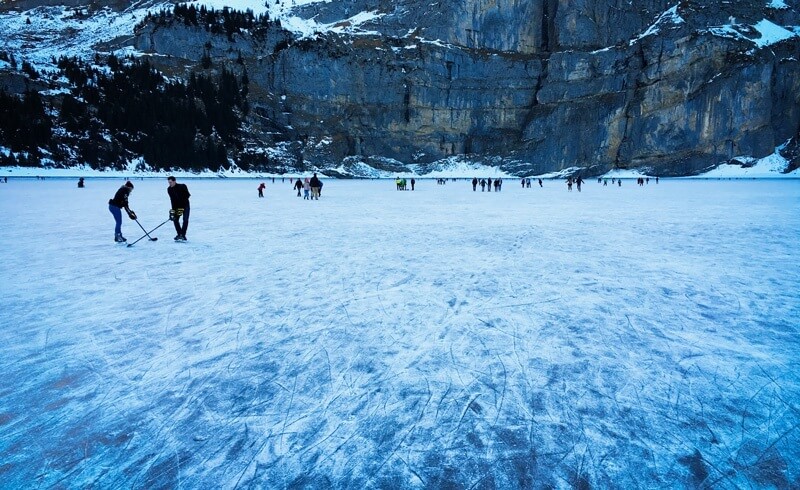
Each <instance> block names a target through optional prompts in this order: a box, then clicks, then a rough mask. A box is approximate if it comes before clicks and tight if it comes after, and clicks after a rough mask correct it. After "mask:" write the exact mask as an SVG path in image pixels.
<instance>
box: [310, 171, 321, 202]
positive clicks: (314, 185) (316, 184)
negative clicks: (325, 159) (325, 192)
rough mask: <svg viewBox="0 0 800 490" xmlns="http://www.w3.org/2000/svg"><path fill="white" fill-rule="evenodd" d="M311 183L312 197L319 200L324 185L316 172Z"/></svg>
mask: <svg viewBox="0 0 800 490" xmlns="http://www.w3.org/2000/svg"><path fill="white" fill-rule="evenodd" d="M309 183H310V184H311V199H312V200H313V199H316V200H317V201H319V190H320V188H321V187H322V182H320V180H319V178H318V177H317V174H316V172H315V173H314V175H312V176H311V181H310V182H309Z"/></svg>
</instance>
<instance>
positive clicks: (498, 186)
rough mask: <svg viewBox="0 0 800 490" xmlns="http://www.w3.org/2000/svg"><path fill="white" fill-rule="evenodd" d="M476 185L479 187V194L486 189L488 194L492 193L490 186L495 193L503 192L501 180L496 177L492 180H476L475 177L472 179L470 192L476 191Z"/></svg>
mask: <svg viewBox="0 0 800 490" xmlns="http://www.w3.org/2000/svg"><path fill="white" fill-rule="evenodd" d="M478 185H480V186H481V192H484V191H486V190H487V189H488V191H489V192H492V186H494V191H495V192H500V191H501V190H503V179H501V178H500V177H498V178H496V179H494V180H492V179H491V178H489V179H481V180H478V178H477V177H474V178H473V179H472V190H473V191H477V190H478Z"/></svg>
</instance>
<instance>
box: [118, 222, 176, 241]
mask: <svg viewBox="0 0 800 490" xmlns="http://www.w3.org/2000/svg"><path fill="white" fill-rule="evenodd" d="M169 221H172V220H171V219H167V221H164V222H163V223H161V224H160V225H158V226H156V227H155V228H153V229H152V230H150V231H149V232H148V231H146V230H145V232H144V235H142V236H140V237H139V238H138V239H137V240H136V241H135V242H133V243H129V244H128V246H129V247H132V246H134V245H135V244H136V243H137V242H139V241H140V240H141V239H143V238H144V237H147V236H150V233H151V232H154V231H156V230H157V229H159V228H161V227H162V226H163V225H165V224H167V223H168V222H169ZM136 222H137V223H138V222H139V221H138V220H137V221H136ZM139 226H142V225H141V224H140V225H139ZM142 229H143V230H144V228H142Z"/></svg>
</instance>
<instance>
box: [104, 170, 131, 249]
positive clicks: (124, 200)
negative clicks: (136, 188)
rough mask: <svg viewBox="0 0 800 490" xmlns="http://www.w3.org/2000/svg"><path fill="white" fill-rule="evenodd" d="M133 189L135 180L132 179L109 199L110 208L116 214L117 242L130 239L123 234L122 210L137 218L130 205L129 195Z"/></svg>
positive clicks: (115, 235)
mask: <svg viewBox="0 0 800 490" xmlns="http://www.w3.org/2000/svg"><path fill="white" fill-rule="evenodd" d="M132 190H133V182H131V181H130V180H129V181H127V182H125V184H123V185H122V187H120V188H119V189H117V193H116V194H114V197H113V198H111V199H109V200H108V210H109V211H110V212H111V214H112V216H114V223H115V226H114V241H115V242H117V243H122V242H127V241H128V240H127V239H126V238H125V237H124V236H122V210H123V209H124V210H125V212H127V213H128V217H129V218H130V219H136V213H134V212H133V211H132V210H131V208H129V207H128V196H130V194H131V191H132Z"/></svg>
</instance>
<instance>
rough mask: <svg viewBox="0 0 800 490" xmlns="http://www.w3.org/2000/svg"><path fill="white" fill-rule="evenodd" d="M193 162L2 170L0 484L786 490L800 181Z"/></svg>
mask: <svg viewBox="0 0 800 490" xmlns="http://www.w3.org/2000/svg"><path fill="white" fill-rule="evenodd" d="M179 180H182V181H184V182H186V183H187V184H188V186H189V190H190V191H191V193H192V213H191V223H190V226H189V232H188V238H189V241H188V242H187V243H175V242H173V241H172V236H173V235H174V230H173V229H172V227H171V223H167V224H166V225H164V226H162V227H161V228H160V229H158V230H157V231H156V232H155V233H154V234H155V235H156V236H158V237H159V240H158V241H157V242H149V241H147V240H143V241H141V242H139V243H138V244H136V245H135V246H134V247H131V248H127V247H125V246H119V245H116V244H114V243H113V241H112V239H113V220H112V217H111V215H110V213H109V212H108V211H107V205H106V202H107V200H108V199H109V198H110V197H111V196H112V195H113V193H114V191H115V190H116V189H117V187H118V186H119V185H120V184H121V183H122V181H121V180H119V179H88V180H87V187H86V188H85V189H78V188H77V187H76V185H75V184H76V182H75V180H74V179H56V178H53V179H47V180H44V181H39V180H35V179H12V180H11V181H10V182H9V183H8V184H0V251H2V252H1V253H2V260H1V261H0V345H2V356H0V372H1V373H2V378H0V455H2V457H0V487H3V488H31V487H40V486H41V487H44V488H51V487H57V488H58V487H69V488H87V487H94V488H234V487H256V488H276V487H280V488H283V487H292V488H297V487H303V488H326V487H330V486H335V487H346V488H359V489H360V488H377V487H384V488H386V487H392V488H398V487H400V488H415V487H426V488H445V487H447V488H545V487H554V488H573V487H578V488H587V485H590V486H591V487H596V488H654V487H659V488H681V487H695V486H699V485H706V486H713V487H714V488H750V487H758V488H765V487H775V488H792V487H793V488H797V487H798V485H800V467H799V466H798V461H800V431H799V429H798V424H799V423H800V412H799V410H800V374H799V373H798V370H797V366H798V360H800V337H799V336H798V319H799V318H800V294H799V293H798V284H800V261H798V248H797V244H798V230H799V229H800V182H798V181H797V180H793V181H792V180H784V181H777V180H774V181H707V180H705V181H704V180H664V179H662V180H661V181H660V183H659V184H655V182H654V180H652V179H651V181H650V183H649V184H648V185H645V186H642V187H640V186H637V185H635V184H634V183H633V182H631V181H625V182H624V183H623V185H622V187H617V186H616V185H614V186H611V185H610V182H609V186H608V187H603V186H602V185H601V184H598V183H597V182H595V181H592V182H587V183H586V184H585V185H584V187H583V192H580V193H578V192H577V191H573V192H571V193H568V192H567V190H566V185H564V183H563V182H562V181H545V183H544V188H538V186H537V187H534V188H531V189H523V188H521V187H520V185H519V182H518V181H516V180H511V179H507V180H506V181H505V185H504V186H503V190H502V192H500V193H495V192H492V193H481V192H480V189H479V190H478V192H473V191H472V190H471V186H470V184H469V183H468V182H466V181H463V180H462V181H458V182H448V183H447V184H446V185H444V186H442V185H437V184H436V183H435V181H432V180H419V181H418V183H417V190H415V191H413V192H411V191H406V192H398V191H395V190H394V183H393V182H392V181H386V180H384V181H335V180H327V179H326V180H325V186H324V188H323V192H322V198H321V199H320V200H319V201H313V202H309V201H303V200H302V199H301V198H297V197H295V195H294V192H293V191H292V190H291V184H290V183H289V181H288V178H287V179H286V181H285V182H282V181H281V179H280V178H278V179H276V182H275V183H272V182H271V180H265V182H266V183H267V190H266V197H265V198H264V199H259V198H258V197H257V191H256V187H257V185H258V182H260V181H259V180H242V179H237V180H232V179H228V180H223V179H213V180H212V179H196V180H191V179H179ZM135 185H136V187H135V189H134V191H133V194H132V196H131V206H132V208H133V209H134V210H135V211H136V212H137V213H138V215H139V217H140V221H141V223H142V224H143V225H145V226H146V227H147V228H148V229H150V228H152V227H154V226H156V225H157V224H159V223H160V222H162V221H163V220H165V219H166V218H167V210H168V208H169V201H168V198H167V193H166V182H165V180H163V179H145V180H136V181H135ZM123 233H124V234H125V235H126V236H127V237H128V239H129V240H133V239H135V238H138V237H139V236H140V235H141V233H140V230H139V229H138V227H137V226H136V223H135V222H132V221H129V220H127V218H126V220H125V222H124V224H123Z"/></svg>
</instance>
